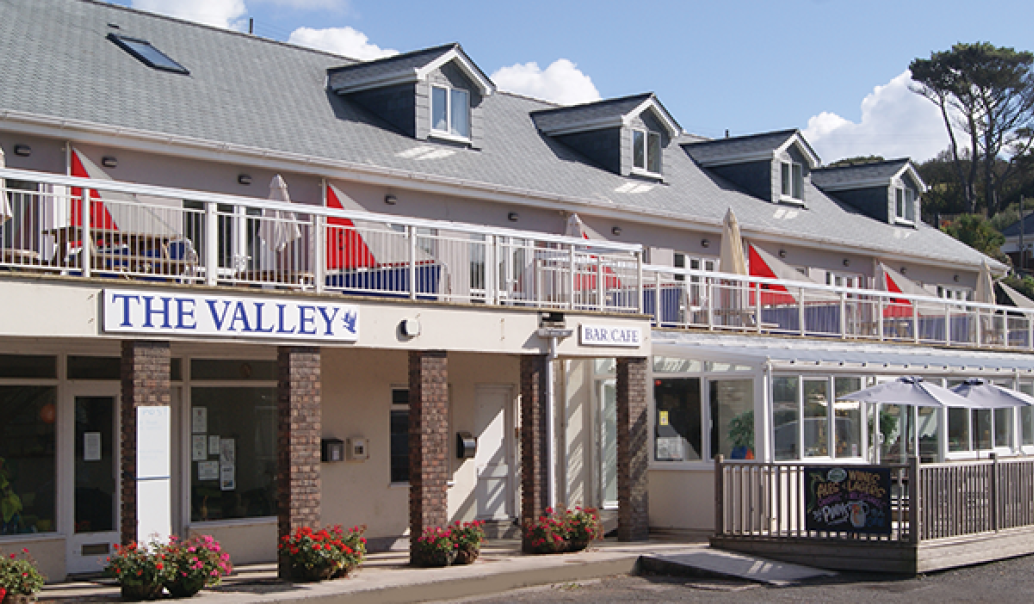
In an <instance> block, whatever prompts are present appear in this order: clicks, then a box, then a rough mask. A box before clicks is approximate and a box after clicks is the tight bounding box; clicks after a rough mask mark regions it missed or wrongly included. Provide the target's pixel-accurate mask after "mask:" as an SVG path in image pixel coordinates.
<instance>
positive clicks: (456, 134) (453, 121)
mask: <svg viewBox="0 0 1034 604" xmlns="http://www.w3.org/2000/svg"><path fill="white" fill-rule="evenodd" d="M431 132H432V133H433V134H436V135H446V136H447V137H448V138H459V139H464V140H469V139H470V93H469V92H467V91H466V90H463V89H461V88H446V87H444V86H432V87H431Z"/></svg>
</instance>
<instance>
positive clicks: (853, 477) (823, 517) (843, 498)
mask: <svg viewBox="0 0 1034 604" xmlns="http://www.w3.org/2000/svg"><path fill="white" fill-rule="evenodd" d="M804 488H805V510H806V511H805V528H806V529H807V530H809V531H830V532H842V533H879V534H890V517H891V514H890V468H873V467H860V468H858V469H854V468H851V467H847V468H830V467H828V466H827V467H805V468H804Z"/></svg>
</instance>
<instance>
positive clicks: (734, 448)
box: [710, 379, 754, 459]
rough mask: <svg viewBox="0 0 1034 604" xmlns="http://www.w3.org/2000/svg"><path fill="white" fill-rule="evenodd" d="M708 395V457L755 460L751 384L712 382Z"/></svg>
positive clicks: (750, 381) (749, 382)
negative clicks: (709, 407)
mask: <svg viewBox="0 0 1034 604" xmlns="http://www.w3.org/2000/svg"><path fill="white" fill-rule="evenodd" d="M710 384H711V388H710V394H711V457H712V458H714V457H715V456H717V455H718V454H721V455H724V456H725V457H727V458H729V459H744V458H748V459H753V457H754V380H749V379H748V380H714V381H711V382H710Z"/></svg>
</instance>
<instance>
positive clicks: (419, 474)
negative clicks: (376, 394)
mask: <svg viewBox="0 0 1034 604" xmlns="http://www.w3.org/2000/svg"><path fill="white" fill-rule="evenodd" d="M448 480H449V364H448V357H447V355H446V352H445V351H444V350H425V351H420V350H414V351H410V353H409V543H410V559H412V557H413V551H414V546H415V545H416V541H417V539H419V538H420V535H421V534H422V533H423V532H424V528H426V527H429V526H445V524H446V523H448V521H449V507H448V492H447V489H448V486H447V483H448Z"/></svg>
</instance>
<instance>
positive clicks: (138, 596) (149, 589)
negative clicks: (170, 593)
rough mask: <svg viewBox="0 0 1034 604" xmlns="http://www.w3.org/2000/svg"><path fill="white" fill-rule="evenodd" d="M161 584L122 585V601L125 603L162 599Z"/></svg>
mask: <svg viewBox="0 0 1034 604" xmlns="http://www.w3.org/2000/svg"><path fill="white" fill-rule="evenodd" d="M162 587H163V586H162V584H161V583H157V584H155V583H123V584H122V599H123V600H124V601H126V602H140V601H142V600H157V599H158V598H160V597H162Z"/></svg>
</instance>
